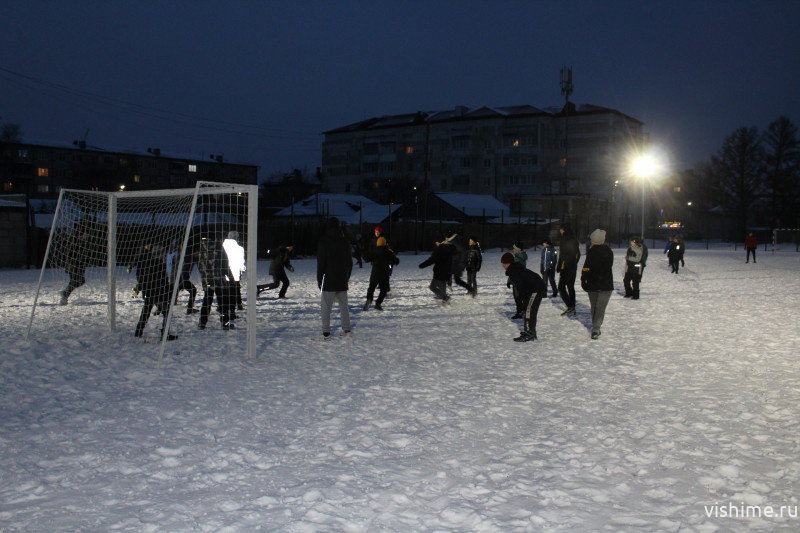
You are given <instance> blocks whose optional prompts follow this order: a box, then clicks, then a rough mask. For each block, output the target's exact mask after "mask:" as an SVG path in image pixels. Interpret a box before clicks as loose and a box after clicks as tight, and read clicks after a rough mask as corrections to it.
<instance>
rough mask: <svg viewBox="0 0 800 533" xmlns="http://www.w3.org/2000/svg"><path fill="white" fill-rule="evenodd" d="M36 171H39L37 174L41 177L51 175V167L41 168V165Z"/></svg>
mask: <svg viewBox="0 0 800 533" xmlns="http://www.w3.org/2000/svg"><path fill="white" fill-rule="evenodd" d="M36 172H37V175H38V176H39V177H40V178H46V177H47V176H49V175H50V169H49V168H41V167H39V168H38V169H37V171H36Z"/></svg>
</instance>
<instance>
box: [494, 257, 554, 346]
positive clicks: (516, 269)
mask: <svg viewBox="0 0 800 533" xmlns="http://www.w3.org/2000/svg"><path fill="white" fill-rule="evenodd" d="M500 264H502V265H503V268H504V269H505V270H506V276H508V279H509V280H510V281H511V284H512V285H513V286H514V288H515V289H516V292H517V293H518V294H519V297H520V298H521V299H522V301H523V302H524V311H523V318H524V322H523V327H522V331H520V332H519V337H515V338H514V341H516V342H527V341H535V340H536V339H537V336H536V318H537V316H538V314H539V304H540V303H542V298H544V297H545V295H546V294H547V285H545V283H544V280H543V279H542V278H541V276H539V274H537V273H536V272H533V271H531V270H528V269H527V268H525V267H524V266H522V264H521V263H518V262H516V261H514V255H513V254H512V253H510V252H506V253H504V254H503V256H502V257H501V258H500Z"/></svg>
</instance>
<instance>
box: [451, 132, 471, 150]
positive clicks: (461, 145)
mask: <svg viewBox="0 0 800 533" xmlns="http://www.w3.org/2000/svg"><path fill="white" fill-rule="evenodd" d="M469 145H470V141H469V135H459V136H456V137H453V149H454V150H459V149H460V150H464V149H467V148H469Z"/></svg>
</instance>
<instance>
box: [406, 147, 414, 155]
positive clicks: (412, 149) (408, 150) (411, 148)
mask: <svg viewBox="0 0 800 533" xmlns="http://www.w3.org/2000/svg"><path fill="white" fill-rule="evenodd" d="M406 153H407V154H408V155H411V154H413V153H414V147H413V146H406Z"/></svg>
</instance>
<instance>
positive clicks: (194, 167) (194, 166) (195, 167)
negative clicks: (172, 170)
mask: <svg viewBox="0 0 800 533" xmlns="http://www.w3.org/2000/svg"><path fill="white" fill-rule="evenodd" d="M189 172H197V165H192V164H190V165H189Z"/></svg>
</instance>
